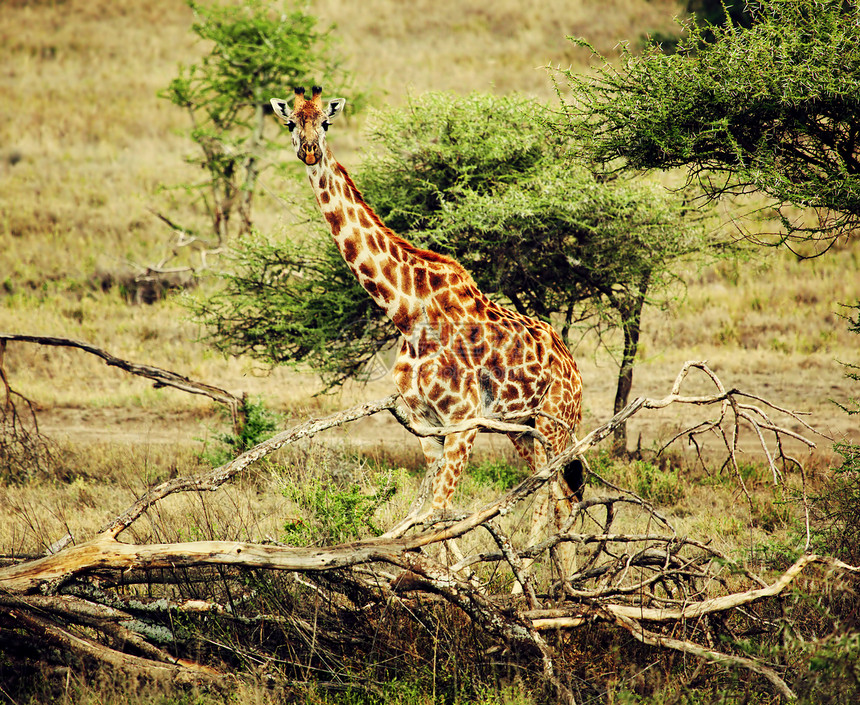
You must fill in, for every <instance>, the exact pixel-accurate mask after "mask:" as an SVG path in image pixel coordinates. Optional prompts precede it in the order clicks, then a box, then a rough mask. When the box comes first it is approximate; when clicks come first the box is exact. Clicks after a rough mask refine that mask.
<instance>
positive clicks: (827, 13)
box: [566, 0, 860, 241]
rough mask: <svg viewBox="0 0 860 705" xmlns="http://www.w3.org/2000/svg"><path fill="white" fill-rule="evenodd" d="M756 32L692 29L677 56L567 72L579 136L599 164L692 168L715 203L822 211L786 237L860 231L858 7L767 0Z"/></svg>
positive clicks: (653, 52) (627, 55)
mask: <svg viewBox="0 0 860 705" xmlns="http://www.w3.org/2000/svg"><path fill="white" fill-rule="evenodd" d="M749 9H750V12H751V15H752V21H751V26H750V28H749V29H742V28H740V27H737V26H735V25H733V24H727V25H726V26H723V27H715V26H711V25H707V26H704V27H703V26H700V25H699V24H697V23H696V21H695V20H692V21H690V22H689V24H688V25H687V27H686V29H687V33H688V34H687V37H686V38H685V39H683V40H682V41H681V43H680V45H679V47H678V50H677V53H673V54H669V53H664V52H663V51H662V50H661V49H660V47H659V46H657V45H651V46H650V47H649V48H648V49H647V50H646V51H645V52H644V53H643V54H642V55H641V56H637V55H634V54H633V53H631V52H630V51H629V50H627V49H623V50H622V56H621V66H620V68H617V67H616V65H615V64H611V63H610V62H609V61H605V63H604V65H603V66H602V67H600V68H599V69H598V70H597V76H596V77H591V76H584V75H575V74H573V73H570V72H568V73H567V74H566V75H567V78H568V85H569V88H570V91H571V102H570V103H569V104H568V106H567V113H568V117H569V119H570V125H571V129H572V130H573V132H575V133H576V135H577V136H578V137H579V138H580V139H582V140H583V142H584V144H586V145H587V149H588V152H589V154H590V155H592V156H593V158H594V159H595V160H597V161H598V162H599V163H603V164H609V163H614V162H616V160H620V164H621V165H623V166H627V167H631V168H633V169H653V168H659V169H671V168H675V167H688V168H689V170H690V178H691V179H695V180H696V181H697V182H698V183H699V184H700V185H701V187H702V188H703V189H704V190H705V192H706V193H707V194H708V195H710V196H711V197H714V198H715V197H718V196H719V195H721V194H724V193H744V192H748V191H752V190H757V191H760V192H762V193H764V194H766V195H767V196H769V197H770V198H771V199H773V201H774V203H775V205H777V206H779V205H780V204H783V203H790V204H794V205H797V206H800V207H809V208H812V209H815V210H816V211H818V214H819V216H820V217H821V220H820V222H819V223H818V224H816V225H812V226H809V227H808V228H807V227H805V226H803V225H800V224H795V223H793V222H790V221H789V220H788V218H787V217H786V218H784V219H783V223H784V226H785V233H784V236H783V237H782V238H780V240H781V241H785V240H786V239H787V238H792V239H808V238H811V237H816V236H823V237H826V238H830V239H831V241H832V239H833V238H835V237H837V236H838V235H839V234H842V233H846V232H850V231H851V229H853V228H856V227H857V225H858V224H860V176H858V174H860V151H858V149H860V148H858V141H857V129H856V125H857V124H858V122H860V100H858V99H860V11H858V6H857V3H856V0H851V1H845V2H843V0H763V1H762V2H760V3H756V4H754V5H752V6H750V8H749Z"/></svg>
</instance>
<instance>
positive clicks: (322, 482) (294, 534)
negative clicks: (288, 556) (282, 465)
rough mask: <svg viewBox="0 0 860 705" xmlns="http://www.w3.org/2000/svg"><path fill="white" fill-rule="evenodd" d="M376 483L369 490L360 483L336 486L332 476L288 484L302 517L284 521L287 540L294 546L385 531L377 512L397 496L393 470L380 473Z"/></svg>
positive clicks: (342, 539) (339, 540)
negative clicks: (395, 494) (375, 516)
mask: <svg viewBox="0 0 860 705" xmlns="http://www.w3.org/2000/svg"><path fill="white" fill-rule="evenodd" d="M373 485H374V487H373V488H372V489H371V490H370V491H369V492H367V491H365V490H364V489H362V487H361V486H360V485H359V484H358V483H352V484H349V485H347V486H346V487H333V486H332V482H331V480H330V479H328V478H321V477H308V478H305V479H303V480H302V481H301V482H295V483H291V484H288V485H287V486H286V487H285V488H284V495H285V496H286V497H288V498H289V499H291V500H292V501H293V502H295V503H296V504H297V505H298V507H299V509H300V510H301V517H300V518H295V519H291V520H289V521H287V522H286V523H285V524H284V541H285V542H286V543H288V544H291V545H293V546H314V545H317V546H318V545H330V544H338V543H345V542H348V541H354V540H356V539H359V538H362V537H363V536H366V535H367V534H370V535H372V536H379V534H381V533H382V529H380V528H379V527H378V526H377V525H376V523H375V521H374V514H375V513H376V510H377V509H379V508H380V507H381V506H382V505H383V504H385V503H386V502H387V501H388V500H389V499H391V498H392V497H393V496H394V493H395V492H396V491H397V485H396V483H395V480H394V478H393V475H392V474H390V473H389V474H386V475H381V474H378V475H376V476H374V478H373Z"/></svg>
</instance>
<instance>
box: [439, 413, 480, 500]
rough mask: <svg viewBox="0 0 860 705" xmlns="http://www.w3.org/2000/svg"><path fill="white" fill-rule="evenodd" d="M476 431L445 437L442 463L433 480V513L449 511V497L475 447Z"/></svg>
mask: <svg viewBox="0 0 860 705" xmlns="http://www.w3.org/2000/svg"><path fill="white" fill-rule="evenodd" d="M477 435H478V432H477V431H476V430H471V431H463V432H462V433H452V434H451V435H450V436H445V446H444V448H443V450H442V462H441V465H440V467H439V472H437V473H436V476H435V477H434V479H433V507H432V509H433V513H434V514H436V513H440V514H441V513H444V512H446V511H448V510H449V509H450V503H451V496H452V495H453V494H454V490H455V489H456V487H457V481H458V480H459V479H460V475H462V474H463V469H464V468H465V467H466V463H467V462H468V460H469V456H470V455H471V454H472V446H474V445H475V438H476V437H477Z"/></svg>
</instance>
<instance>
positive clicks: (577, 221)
mask: <svg viewBox="0 0 860 705" xmlns="http://www.w3.org/2000/svg"><path fill="white" fill-rule="evenodd" d="M547 114H548V113H547ZM534 115H535V105H534V103H533V102H532V101H530V100H527V99H524V98H514V97H494V96H489V95H483V94H473V95H470V96H467V97H462V96H453V95H448V94H429V95H426V96H424V97H423V98H421V99H418V100H414V101H412V102H411V103H410V104H409V105H408V106H406V107H405V108H403V109H401V110H394V111H389V112H386V114H385V115H384V117H382V118H381V119H380V121H379V123H378V124H379V127H377V128H374V129H371V131H370V140H371V142H372V143H373V144H374V146H375V147H376V148H377V152H376V153H375V154H374V156H371V157H369V158H368V159H367V161H366V162H365V165H364V167H363V168H362V169H361V171H360V173H359V174H357V175H356V181H357V183H358V184H359V186H360V187H361V188H362V190H363V192H364V195H365V197H366V199H367V201H368V203H370V205H371V206H372V207H373V208H374V209H375V210H376V211H377V213H378V214H379V215H380V217H381V218H382V220H383V221H384V222H386V224H387V225H389V226H390V227H391V228H392V229H393V230H395V231H396V232H399V233H400V234H402V235H404V236H406V237H408V238H410V239H411V240H413V241H414V242H416V243H418V244H421V245H423V246H429V247H431V248H432V249H435V250H437V251H441V252H445V253H447V254H451V255H452V256H454V257H455V258H457V259H458V260H459V261H460V262H461V263H462V264H463V265H464V266H466V267H467V268H468V269H469V270H470V272H471V273H472V274H473V276H474V277H475V279H476V281H477V283H478V285H479V286H480V287H481V289H482V290H483V291H485V292H486V293H488V294H489V295H491V296H495V297H497V298H498V299H501V300H503V301H505V302H507V303H509V304H510V305H512V306H513V307H514V308H516V309H517V310H518V311H520V312H521V313H524V314H526V315H531V316H537V317H539V318H542V319H544V320H547V321H551V322H554V323H558V324H560V325H561V327H562V332H563V335H564V337H565V339H566V341H567V342H568V343H570V342H571V341H572V338H573V334H574V330H575V329H576V328H577V327H578V326H582V325H592V326H595V327H597V328H598V330H601V331H603V330H606V328H607V327H613V328H619V329H620V330H621V332H622V338H623V343H622V346H621V348H622V350H621V355H620V373H619V381H618V390H617V394H616V402H615V404H616V407H617V408H618V409H620V408H621V407H623V406H624V405H625V404H626V403H627V400H628V397H629V393H630V389H631V386H632V380H633V364H634V360H635V358H636V354H637V350H638V344H639V335H640V326H641V313H642V309H643V307H644V305H645V304H646V303H651V304H655V303H659V302H662V301H665V287H666V285H667V284H668V283H669V282H670V281H672V279H673V277H674V275H673V267H674V266H676V265H677V264H679V262H680V260H682V259H684V258H686V257H688V256H692V255H701V254H702V253H704V252H705V251H707V250H709V249H714V248H712V246H711V243H709V242H708V241H707V240H706V239H705V238H704V237H703V235H702V230H701V228H700V227H697V226H694V225H693V224H692V223H691V222H690V221H689V220H688V219H686V218H685V217H684V216H685V213H684V210H683V206H682V204H681V203H679V202H677V201H675V200H673V199H672V198H670V197H669V196H668V195H667V194H666V192H665V191H663V190H662V189H656V188H652V187H649V186H645V185H641V184H640V185H635V184H632V183H630V182H627V181H623V180H620V179H609V180H601V179H599V178H597V177H595V175H594V174H592V173H591V172H590V171H588V170H587V169H586V168H585V167H583V166H582V165H581V164H578V163H576V162H575V161H572V160H571V157H570V155H569V152H568V148H567V145H566V144H565V143H564V142H563V141H561V140H559V139H557V138H556V137H554V136H553V133H552V131H551V130H550V129H549V127H548V125H547V124H545V123H544V122H541V121H540V120H535V118H534ZM329 240H330V238H327V239H326V241H325V242H326V244H325V245H322V244H319V245H318V246H316V247H312V246H311V247H309V246H308V243H305V245H304V246H303V247H302V248H297V247H295V246H294V245H292V244H290V243H287V244H286V245H284V246H281V247H277V248H272V249H269V250H267V251H266V252H261V251H258V252H256V253H247V256H246V255H245V254H240V255H239V257H240V258H241V260H242V261H241V266H240V268H239V269H240V270H241V272H242V273H241V274H240V275H232V276H231V279H230V289H229V290H228V291H227V292H225V293H224V294H223V295H221V297H220V298H219V299H218V300H217V301H216V302H215V306H213V307H212V308H210V309H209V310H208V312H205V315H206V317H208V320H209V322H210V325H211V328H210V330H212V331H213V333H214V335H215V338H216V343H217V344H218V345H219V346H221V347H223V348H224V349H227V350H233V351H251V352H255V353H260V354H262V356H263V357H265V358H267V359H271V360H276V361H280V360H283V359H284V357H289V358H290V359H292V360H295V361H299V360H301V361H305V362H310V363H312V365H313V367H314V368H315V369H321V370H323V371H324V372H326V373H327V374H328V379H329V381H330V382H335V383H336V382H337V381H341V380H342V379H344V378H345V377H346V376H348V375H350V374H353V373H354V372H355V371H356V370H358V369H361V367H362V366H363V365H364V364H365V363H366V362H367V361H368V359H369V358H370V357H371V356H372V355H373V354H374V353H375V352H377V351H379V350H380V349H381V348H382V347H384V346H385V345H387V344H390V343H391V342H392V341H393V340H394V339H396V331H395V329H394V327H393V326H391V325H390V324H389V322H388V321H387V319H385V317H384V314H383V312H382V311H381V310H380V309H378V308H376V307H375V306H374V305H373V304H372V302H371V301H370V299H369V297H368V296H367V295H366V293H365V292H364V291H363V290H362V289H361V288H360V287H359V286H358V284H357V282H356V281H355V279H354V277H353V276H352V275H351V273H350V272H349V270H348V269H347V268H346V266H345V265H344V264H343V262H342V260H341V259H340V256H339V253H338V252H337V250H336V249H335V248H334V247H333V246H331V245H329V244H328V242H329ZM258 255H260V256H258ZM257 321H259V322H260V325H259V326H258V325H257V323H256V322H257ZM267 321H269V322H267ZM616 443H617V446H618V447H619V449H622V448H625V447H626V432H625V430H624V429H621V430H620V431H619V432H618V434H617V436H616Z"/></svg>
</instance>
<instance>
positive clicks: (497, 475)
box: [466, 460, 529, 492]
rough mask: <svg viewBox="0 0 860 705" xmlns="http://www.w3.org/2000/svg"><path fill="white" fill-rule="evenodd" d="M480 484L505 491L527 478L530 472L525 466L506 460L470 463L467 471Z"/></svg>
mask: <svg viewBox="0 0 860 705" xmlns="http://www.w3.org/2000/svg"><path fill="white" fill-rule="evenodd" d="M466 472H467V473H468V475H469V477H471V478H472V480H473V481H474V482H476V483H477V484H479V485H485V486H488V487H492V488H494V489H496V490H498V491H499V492H505V491H507V490H509V489H511V488H512V487H515V486H516V485H518V484H519V483H520V482H522V481H523V480H525V479H526V478H527V477H528V475H529V473H528V471H527V470H525V469H524V468H520V467H517V466H515V465H511V464H510V463H508V462H507V461H505V460H484V461H482V462H480V463H475V464H473V465H470V466H469V468H468V470H467V471H466Z"/></svg>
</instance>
